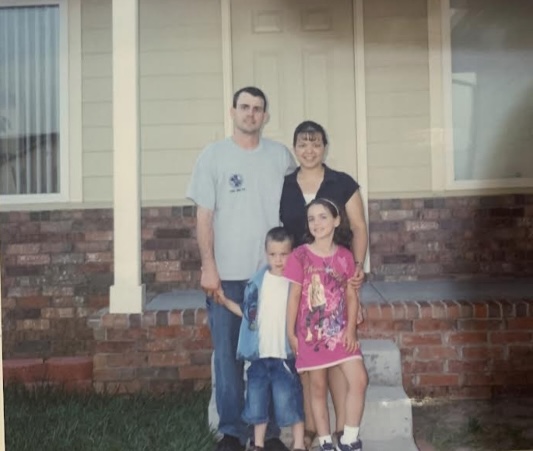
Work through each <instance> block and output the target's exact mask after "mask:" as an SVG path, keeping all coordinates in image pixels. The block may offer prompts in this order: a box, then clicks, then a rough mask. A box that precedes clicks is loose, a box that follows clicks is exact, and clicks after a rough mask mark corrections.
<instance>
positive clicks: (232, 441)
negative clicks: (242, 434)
mask: <svg viewBox="0 0 533 451" xmlns="http://www.w3.org/2000/svg"><path fill="white" fill-rule="evenodd" d="M215 451H244V446H243V445H241V442H240V441H239V439H238V438H237V437H234V436H233V435H226V434H224V437H222V439H221V440H220V441H219V442H218V443H217V444H216V445H215Z"/></svg>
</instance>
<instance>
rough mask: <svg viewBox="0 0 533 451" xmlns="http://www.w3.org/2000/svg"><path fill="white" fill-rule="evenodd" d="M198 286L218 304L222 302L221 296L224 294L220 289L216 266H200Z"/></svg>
mask: <svg viewBox="0 0 533 451" xmlns="http://www.w3.org/2000/svg"><path fill="white" fill-rule="evenodd" d="M200 286H201V287H202V290H204V291H205V294H206V295H207V297H210V298H212V299H213V300H214V301H215V302H216V303H218V304H223V300H222V297H223V296H224V291H223V290H222V285H221V283H220V276H219V275H218V271H217V270H216V268H214V267H213V268H202V276H201V277H200Z"/></svg>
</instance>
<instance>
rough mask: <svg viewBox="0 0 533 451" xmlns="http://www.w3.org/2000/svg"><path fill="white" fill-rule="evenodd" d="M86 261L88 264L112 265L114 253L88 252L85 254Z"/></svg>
mask: <svg viewBox="0 0 533 451" xmlns="http://www.w3.org/2000/svg"><path fill="white" fill-rule="evenodd" d="M85 259H86V261H87V262H88V263H112V262H113V253H112V252H88V253H87V254H85Z"/></svg>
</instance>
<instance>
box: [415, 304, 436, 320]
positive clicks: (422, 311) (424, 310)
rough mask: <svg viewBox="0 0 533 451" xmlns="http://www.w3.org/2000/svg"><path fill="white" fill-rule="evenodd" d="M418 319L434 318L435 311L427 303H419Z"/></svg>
mask: <svg viewBox="0 0 533 451" xmlns="http://www.w3.org/2000/svg"><path fill="white" fill-rule="evenodd" d="M416 304H417V305H418V317H419V318H433V311H432V309H431V304H430V303H429V302H427V301H418V302H416Z"/></svg>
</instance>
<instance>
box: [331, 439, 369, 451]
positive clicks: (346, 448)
mask: <svg viewBox="0 0 533 451" xmlns="http://www.w3.org/2000/svg"><path fill="white" fill-rule="evenodd" d="M337 450H338V451H363V442H361V440H357V441H355V442H353V443H350V444H349V445H345V444H344V443H341V441H340V438H339V441H338V442H337Z"/></svg>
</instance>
